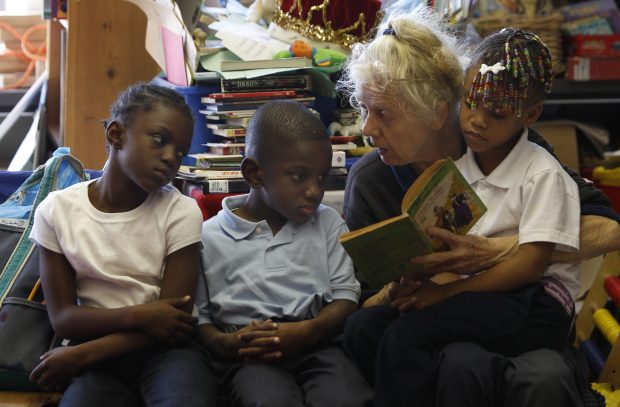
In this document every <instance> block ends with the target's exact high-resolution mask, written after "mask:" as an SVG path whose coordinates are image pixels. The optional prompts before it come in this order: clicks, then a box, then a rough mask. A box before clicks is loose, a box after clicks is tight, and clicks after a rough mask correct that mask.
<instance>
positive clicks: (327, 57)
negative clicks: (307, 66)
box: [273, 40, 347, 67]
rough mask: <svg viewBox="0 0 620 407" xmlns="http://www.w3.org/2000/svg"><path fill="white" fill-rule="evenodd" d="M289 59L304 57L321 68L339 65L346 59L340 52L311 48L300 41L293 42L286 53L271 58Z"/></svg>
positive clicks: (279, 53)
mask: <svg viewBox="0 0 620 407" xmlns="http://www.w3.org/2000/svg"><path fill="white" fill-rule="evenodd" d="M291 57H306V58H308V59H312V63H313V64H314V65H316V66H321V67H326V66H335V65H340V64H342V63H343V62H344V61H345V59H346V58H347V56H346V55H345V54H343V53H342V52H339V51H335V50H332V49H326V48H316V47H314V48H313V47H312V46H310V45H309V44H308V43H307V42H305V41H302V40H296V41H294V42H293V44H292V45H291V46H290V48H289V50H288V51H280V52H278V53H276V54H275V55H274V56H273V58H274V59H280V58H291Z"/></svg>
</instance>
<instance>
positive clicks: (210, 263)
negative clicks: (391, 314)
mask: <svg viewBox="0 0 620 407" xmlns="http://www.w3.org/2000/svg"><path fill="white" fill-rule="evenodd" d="M245 199H246V195H241V196H232V197H227V198H225V199H224V201H223V202H222V207H223V209H222V210H221V211H220V212H219V213H218V214H217V216H215V217H213V218H211V219H209V220H207V221H206V222H204V224H203V226H202V242H203V245H204V248H203V250H202V266H203V274H204V277H205V278H204V279H202V278H201V279H199V280H201V281H200V282H199V285H198V292H197V294H196V305H197V306H198V309H199V312H200V319H199V324H206V323H208V324H214V325H217V326H220V327H225V326H230V325H247V324H249V323H250V321H251V320H252V319H258V320H264V319H268V318H274V319H283V320H291V321H300V320H306V319H311V318H314V317H315V316H316V315H317V314H318V313H319V311H320V310H321V308H322V307H323V306H324V305H327V304H328V303H330V302H332V301H334V300H338V299H345V300H350V301H354V302H356V303H357V300H358V298H359V295H360V285H359V283H358V281H357V280H356V279H355V276H354V274H353V263H352V262H351V259H350V258H349V256H348V255H347V254H346V252H345V251H344V249H343V248H342V245H341V244H340V243H339V242H338V237H339V236H340V235H341V234H342V233H345V232H346V231H347V230H348V229H347V227H346V224H345V222H344V220H343V219H342V217H341V216H340V215H339V214H338V212H337V211H336V210H334V209H333V208H330V207H328V206H324V205H320V206H319V208H318V210H317V212H316V214H315V215H314V216H313V217H312V218H311V219H310V220H309V221H308V222H306V223H305V224H303V225H295V224H292V223H290V222H288V223H286V224H285V225H284V226H283V227H282V229H281V230H280V231H279V232H278V233H277V234H276V235H275V236H273V234H272V233H271V229H270V228H269V226H268V225H267V222H266V221H264V220H263V221H260V222H257V223H255V222H250V221H247V220H245V219H242V218H240V217H239V216H237V215H235V214H234V213H233V212H232V211H233V210H235V209H236V208H239V207H240V206H242V205H243V204H244V203H245ZM205 283H206V287H205Z"/></svg>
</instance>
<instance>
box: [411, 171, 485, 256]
mask: <svg viewBox="0 0 620 407" xmlns="http://www.w3.org/2000/svg"><path fill="white" fill-rule="evenodd" d="M485 211H486V207H485V206H484V204H483V203H482V201H481V200H480V198H479V197H478V196H477V195H476V193H475V192H474V190H473V189H472V188H471V186H470V185H469V183H468V182H467V181H466V180H465V178H463V175H462V174H461V173H460V171H459V170H458V168H456V165H454V162H453V161H452V160H445V161H444V162H443V163H442V164H441V166H440V167H438V168H436V171H435V173H434V174H433V176H432V178H431V179H428V180H427V181H426V184H425V185H424V186H423V188H422V189H421V190H420V191H419V194H418V195H417V196H416V197H415V199H414V202H413V203H412V204H411V206H410V207H409V209H408V210H407V212H408V213H409V216H411V217H412V218H413V219H414V220H415V222H416V223H417V225H418V226H419V227H420V228H421V229H422V230H427V229H428V228H429V227H431V226H437V227H440V228H443V229H446V230H449V231H450V232H452V233H457V234H461V235H464V234H465V233H467V231H468V230H469V229H470V228H471V227H472V226H473V225H474V223H476V221H477V220H478V219H479V218H480V217H481V216H482V214H484V212H485ZM443 247H444V244H443V242H441V241H440V240H433V248H434V250H440V249H442V248H443Z"/></svg>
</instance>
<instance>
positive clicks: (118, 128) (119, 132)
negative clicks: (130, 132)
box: [105, 120, 125, 150]
mask: <svg viewBox="0 0 620 407" xmlns="http://www.w3.org/2000/svg"><path fill="white" fill-rule="evenodd" d="M124 133H125V128H124V127H123V125H122V124H121V123H120V122H119V121H117V120H110V122H109V123H108V125H107V126H106V128H105V138H106V140H107V141H108V144H109V145H110V148H111V149H113V150H120V149H121V147H123V134H124Z"/></svg>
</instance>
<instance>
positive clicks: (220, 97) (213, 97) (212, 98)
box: [200, 90, 297, 103]
mask: <svg viewBox="0 0 620 407" xmlns="http://www.w3.org/2000/svg"><path fill="white" fill-rule="evenodd" d="M296 95H297V92H295V91H294V90H272V91H258V92H231V93H222V92H220V93H210V94H209V96H208V97H203V98H201V99H200V101H201V102H202V103H215V102H220V101H225V100H247V99H250V100H251V99H276V98H289V97H295V96H296Z"/></svg>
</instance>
